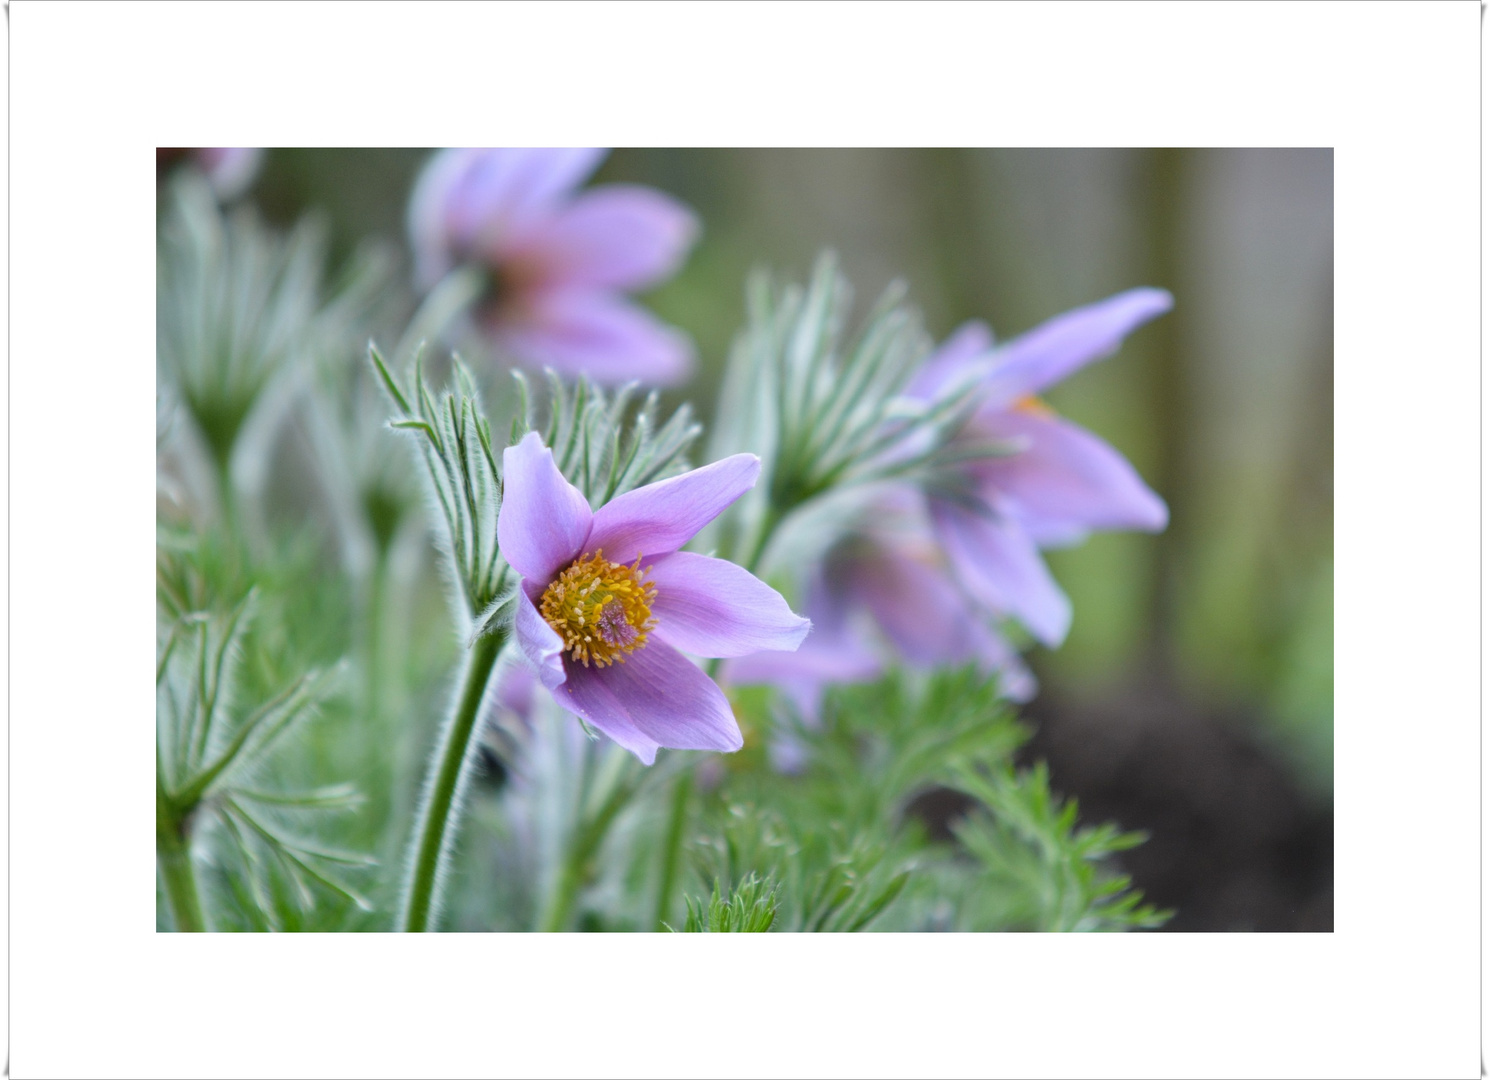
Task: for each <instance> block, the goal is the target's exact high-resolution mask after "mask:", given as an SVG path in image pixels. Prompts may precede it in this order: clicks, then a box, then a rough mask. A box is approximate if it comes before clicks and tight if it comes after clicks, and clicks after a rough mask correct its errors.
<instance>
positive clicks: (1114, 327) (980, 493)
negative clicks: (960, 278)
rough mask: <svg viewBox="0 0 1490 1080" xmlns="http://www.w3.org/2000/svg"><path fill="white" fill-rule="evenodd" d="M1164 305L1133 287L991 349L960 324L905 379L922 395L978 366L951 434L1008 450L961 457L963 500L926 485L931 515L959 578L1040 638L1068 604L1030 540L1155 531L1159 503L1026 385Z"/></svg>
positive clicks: (1063, 542) (1054, 542)
mask: <svg viewBox="0 0 1490 1080" xmlns="http://www.w3.org/2000/svg"><path fill="white" fill-rule="evenodd" d="M1172 305H1173V298H1172V297H1171V296H1170V295H1169V293H1167V292H1165V291H1163V290H1162V289H1132V290H1129V291H1128V292H1124V293H1119V294H1118V295H1116V296H1112V297H1109V298H1108V299H1106V300H1102V301H1099V302H1098V303H1095V304H1090V305H1088V306H1086V307H1082V308H1077V309H1075V310H1074V311H1069V312H1067V313H1065V314H1064V315H1059V316H1057V317H1056V318H1054V319H1051V320H1050V321H1048V322H1046V323H1043V324H1042V325H1040V326H1038V327H1036V328H1035V329H1033V330H1031V331H1030V332H1029V333H1027V334H1024V335H1022V336H1020V337H1018V338H1015V339H1014V340H1013V341H1010V342H1009V343H1007V344H1006V345H1003V346H1001V347H999V348H998V349H996V350H993V349H992V344H993V338H992V334H990V333H989V331H988V328H987V327H986V326H985V325H983V324H981V323H969V324H967V325H965V326H963V327H962V328H961V329H960V330H958V331H957V332H956V333H955V334H953V335H952V337H950V338H949V339H948V340H947V341H946V343H944V344H943V346H942V347H941V348H940V349H939V350H938V351H937V352H936V353H934V354H933V355H932V356H931V357H930V358H928V360H927V363H926V366H925V367H924V368H923V369H922V372H921V374H920V375H919V376H918V378H917V380H916V382H915V383H914V384H913V386H912V387H911V392H912V393H913V394H915V395H917V396H923V397H929V396H930V395H932V394H934V393H935V392H936V391H937V390H938V389H939V388H940V387H942V386H944V385H946V383H947V381H948V380H950V379H952V378H956V377H958V376H960V375H961V374H962V373H964V372H966V371H967V370H968V368H969V366H970V365H979V366H986V375H985V376H984V379H983V398H982V402H981V404H980V406H979V408H978V411H977V412H976V413H975V414H974V416H973V417H972V418H971V420H970V421H969V422H968V424H967V426H966V428H965V429H964V431H963V432H962V433H961V435H960V438H962V439H964V440H966V441H967V442H968V443H981V444H987V443H990V442H994V443H1002V444H1005V445H1007V446H1008V447H1009V449H1010V450H1011V451H1012V452H1011V453H1009V454H1007V455H1004V456H997V457H984V458H980V459H977V460H973V461H969V462H968V463H966V464H964V465H962V466H960V472H961V475H962V479H963V480H964V481H965V486H966V489H967V493H968V494H970V495H971V496H972V497H973V498H972V500H971V503H972V504H971V505H970V504H969V501H968V500H956V499H948V498H940V497H936V496H932V497H931V499H930V500H929V502H930V511H931V517H932V521H933V523H934V525H935V528H936V532H937V536H938V539H939V541H940V543H941V545H942V547H943V548H944V549H945V551H946V553H947V556H948V558H949V559H950V560H951V564H952V566H953V568H954V569H955V570H956V571H957V575H958V579H959V580H960V581H961V582H962V584H963V585H964V586H965V587H966V588H967V589H968V590H969V591H970V592H971V593H972V595H973V596H974V597H976V598H977V599H978V600H979V601H980V602H981V603H983V604H984V605H985V606H987V607H989V608H990V609H992V610H994V611H996V612H999V613H1003V614H1009V615H1013V616H1015V617H1017V618H1018V619H1019V620H1020V621H1022V622H1023V623H1024V624H1025V626H1027V627H1028V628H1029V630H1030V632H1031V633H1033V634H1034V635H1035V637H1036V638H1038V639H1039V640H1040V641H1042V642H1044V643H1045V644H1046V645H1050V646H1055V645H1059V644H1060V643H1061V642H1062V641H1063V640H1064V639H1065V636H1066V633H1067V631H1068V630H1069V629H1070V625H1071V604H1070V601H1069V600H1067V598H1066V595H1065V594H1064V593H1063V592H1062V591H1061V589H1060V586H1058V585H1057V584H1056V583H1055V580H1054V578H1052V577H1051V575H1050V571H1049V570H1048V569H1047V568H1046V566H1045V562H1044V559H1043V558H1042V557H1041V555H1040V549H1041V548H1050V547H1064V546H1069V545H1071V544H1075V543H1079V542H1080V541H1081V540H1083V539H1085V537H1086V536H1087V534H1088V533H1090V532H1091V531H1092V530H1094V529H1141V530H1145V531H1149V532H1157V531H1159V530H1161V529H1163V528H1164V526H1165V525H1166V524H1167V523H1168V520H1169V512H1168V510H1167V508H1166V507H1165V505H1164V501H1163V500H1162V499H1160V498H1159V496H1158V495H1156V494H1154V492H1153V491H1151V490H1150V489H1149V488H1148V486H1147V485H1145V484H1144V482H1143V480H1142V479H1140V478H1139V476H1138V474H1137V472H1135V471H1134V469H1133V466H1131V465H1130V464H1128V462H1127V460H1126V459H1125V458H1124V457H1123V456H1122V455H1121V454H1119V453H1118V452H1117V451H1116V450H1114V449H1113V448H1112V447H1111V446H1109V445H1108V444H1107V443H1105V442H1103V441H1102V440H1101V439H1099V438H1097V437H1096V436H1095V435H1093V434H1092V433H1091V432H1089V431H1086V430H1085V429H1083V428H1081V427H1079V426H1077V425H1076V424H1072V423H1070V422H1069V421H1066V420H1063V419H1061V418H1060V417H1059V416H1057V415H1056V414H1055V413H1054V412H1053V411H1051V410H1050V409H1049V408H1048V407H1047V406H1045V405H1044V404H1043V403H1042V402H1041V401H1040V400H1039V399H1038V398H1037V397H1036V395H1038V394H1039V393H1041V392H1042V391H1044V390H1045V389H1047V388H1048V387H1050V386H1052V385H1054V384H1055V383H1057V382H1059V381H1060V380H1062V379H1064V378H1065V377H1066V376H1067V375H1070V374H1071V373H1072V372H1074V371H1076V370H1078V369H1079V368H1081V367H1084V366H1085V365H1086V364H1089V363H1091V362H1092V361H1094V360H1098V359H1101V358H1103V357H1105V356H1109V355H1111V354H1112V353H1114V352H1116V351H1117V349H1118V347H1119V346H1120V345H1121V344H1122V341H1123V338H1125V337H1126V336H1127V335H1128V334H1129V333H1130V332H1131V331H1133V330H1134V329H1135V328H1137V327H1139V326H1141V325H1142V324H1144V323H1145V322H1148V321H1149V320H1150V319H1152V318H1154V317H1155V316H1158V315H1162V314H1163V313H1164V312H1166V311H1168V310H1169V309H1170V307H1171V306H1172ZM990 350H992V351H990Z"/></svg>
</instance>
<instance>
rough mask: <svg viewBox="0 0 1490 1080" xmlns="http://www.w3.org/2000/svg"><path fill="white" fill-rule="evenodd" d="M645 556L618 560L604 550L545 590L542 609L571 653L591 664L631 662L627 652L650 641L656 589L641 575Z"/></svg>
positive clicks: (575, 564) (570, 568)
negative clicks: (626, 562)
mask: <svg viewBox="0 0 1490 1080" xmlns="http://www.w3.org/2000/svg"><path fill="white" fill-rule="evenodd" d="M641 561H642V560H641V556H640V555H638V556H637V558H636V562H634V563H632V564H631V565H630V566H623V565H622V564H620V563H613V562H611V561H609V560H608V559H606V558H604V557H603V556H602V555H601V553H600V552H599V551H597V552H595V554H593V555H590V556H589V557H587V558H582V559H575V560H574V562H572V563H570V564H569V566H568V567H566V568H565V569H564V570H563V571H562V572H561V573H560V574H559V576H558V577H557V578H555V579H554V582H553V584H552V585H550V586H549V587H548V588H547V589H545V590H543V596H542V598H541V599H540V600H539V603H538V613H539V614H540V615H542V616H543V621H544V622H546V623H548V625H549V626H552V627H553V628H554V630H555V631H556V632H557V633H558V635H559V636H560V637H561V638H563V639H564V648H565V649H566V650H567V651H568V652H569V655H570V656H571V657H572V658H573V659H575V660H578V661H579V662H580V663H582V664H584V665H585V666H586V667H589V666H590V662H591V661H594V663H595V666H596V667H606V666H607V665H609V664H614V663H616V662H617V661H620V662H621V663H623V664H624V663H625V662H626V654H627V653H629V652H634V651H635V650H637V649H640V648H641V647H642V646H643V645H645V644H646V643H647V632H648V631H649V630H651V629H652V628H653V627H655V626H656V625H657V620H656V619H653V618H652V601H653V600H654V599H655V598H656V596H657V589H656V587H655V586H653V585H652V584H651V582H649V581H646V580H645V579H644V578H643V577H642V572H641Z"/></svg>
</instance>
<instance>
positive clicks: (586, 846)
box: [538, 783, 634, 933]
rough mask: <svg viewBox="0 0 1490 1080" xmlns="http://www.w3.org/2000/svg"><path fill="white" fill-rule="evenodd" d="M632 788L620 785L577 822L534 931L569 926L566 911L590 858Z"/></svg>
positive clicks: (555, 929)
mask: <svg viewBox="0 0 1490 1080" xmlns="http://www.w3.org/2000/svg"><path fill="white" fill-rule="evenodd" d="M633 790H634V785H632V784H630V783H620V784H617V785H616V790H615V791H613V792H611V795H610V798H608V799H606V801H605V805H604V806H602V807H601V808H600V809H599V810H598V811H597V812H596V814H595V816H594V817H593V818H591V819H590V820H589V821H584V822H581V823H580V825H579V826H578V828H577V829H576V830H575V836H574V838H573V840H572V841H571V843H570V845H569V850H568V852H567V853H566V854H565V857H564V864H563V866H561V867H560V868H559V878H558V880H557V881H556V882H555V883H554V890H553V892H552V893H550V894H549V898H548V903H547V905H545V907H544V911H543V916H542V918H541V919H540V920H539V922H538V929H539V930H541V931H543V932H544V933H557V932H558V931H560V930H563V929H564V928H565V927H566V926H568V925H569V912H570V909H572V908H573V907H574V900H575V897H577V896H578V895H579V890H580V886H581V885H582V884H584V879H585V874H586V868H587V867H588V866H589V863H590V860H591V859H592V858H593V857H594V855H595V852H596V850H597V849H598V848H599V847H600V842H601V841H602V840H604V839H605V834H606V832H607V831H609V829H610V825H611V822H612V821H614V820H615V817H616V815H617V814H618V813H620V811H621V807H623V806H625V805H626V801H627V800H628V799H630V798H631V795H632V792H633Z"/></svg>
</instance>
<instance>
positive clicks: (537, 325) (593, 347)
mask: <svg viewBox="0 0 1490 1080" xmlns="http://www.w3.org/2000/svg"><path fill="white" fill-rule="evenodd" d="M604 156H605V151H603V150H594V149H552V150H549V149H505V148H491V149H451V150H442V151H440V152H439V153H437V154H436V155H435V156H434V157H433V158H431V159H430V162H429V164H428V165H426V166H425V169H424V171H423V173H422V174H421V175H420V177H419V180H418V182H417V183H416V185H415V187H414V193H413V196H412V198H411V200H410V204H409V234H410V238H411V240H412V243H413V248H414V272H415V276H416V278H417V281H418V284H419V285H420V287H421V288H425V289H428V288H431V287H433V286H434V284H435V283H436V282H437V281H439V280H440V278H441V277H443V276H444V275H445V274H446V273H448V272H449V271H450V270H451V269H453V268H454V267H456V266H459V265H475V266H480V267H483V268H484V269H485V270H486V271H487V273H488V275H489V281H488V290H487V294H486V296H485V297H484V298H483V299H482V301H481V302H480V309H479V311H478V314H477V319H478V321H479V323H480V325H481V327H482V329H483V330H484V331H485V332H486V333H487V334H488V335H489V336H490V337H491V339H492V340H493V341H494V342H495V343H496V344H497V346H498V347H499V348H500V349H501V350H503V351H504V352H505V353H507V354H509V355H510V356H511V357H512V358H513V359H515V360H517V361H518V362H521V363H524V364H528V365H530V366H533V367H552V368H554V369H555V370H556V371H559V372H562V373H565V374H570V375H577V374H579V373H580V372H584V373H586V374H588V375H589V376H590V377H591V378H593V379H595V380H596V381H597V382H601V383H612V384H614V383H622V382H628V381H630V380H632V379H637V380H640V381H642V382H645V383H651V384H655V385H667V384H671V383H676V382H679V381H681V380H682V379H683V378H685V377H686V376H687V374H688V372H689V368H690V366H691V363H692V349H691V346H690V345H689V343H688V340H687V338H686V337H684V336H683V335H682V334H681V333H679V332H678V331H677V330H674V329H673V328H671V327H669V326H666V325H665V324H663V323H662V322H660V321H659V320H657V319H656V318H655V317H654V316H652V315H651V314H649V313H648V312H647V311H645V310H644V309H642V308H641V307H639V306H637V305H636V304H634V303H632V302H630V301H629V300H627V299H625V298H624V297H623V295H622V294H623V293H627V292H635V291H637V290H639V289H644V288H647V287H649V286H652V285H656V284H658V283H659V282H661V281H663V280H665V279H666V278H668V277H670V276H671V275H672V274H673V273H674V271H676V270H677V268H678V266H679V265H680V264H681V263H682V261H683V258H684V257H685V256H686V255H687V253H688V249H689V248H690V247H691V246H692V244H693V241H694V240H695V238H696V237H697V235H698V223H697V220H696V218H695V217H694V215H693V213H692V212H691V211H690V210H689V209H688V208H687V207H686V206H684V205H683V204H682V203H680V202H678V201H677V200H676V199H673V198H671V197H670V196H667V195H664V194H663V193H661V192H659V191H654V190H653V189H651V188H647V187H641V186H637V185H630V184H605V185H602V186H600V187H596V188H591V189H589V190H587V191H583V192H579V193H578V194H575V189H577V188H578V187H579V185H581V184H582V183H584V181H585V180H586V178H588V177H589V175H590V174H591V173H592V172H594V171H595V169H596V168H597V167H598V166H599V165H600V162H601V159H602V158H604Z"/></svg>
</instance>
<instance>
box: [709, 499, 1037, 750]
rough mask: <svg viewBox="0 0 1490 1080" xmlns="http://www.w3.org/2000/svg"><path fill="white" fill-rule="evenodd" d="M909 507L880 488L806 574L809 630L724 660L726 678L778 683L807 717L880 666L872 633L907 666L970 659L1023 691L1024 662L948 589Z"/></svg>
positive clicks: (1008, 690)
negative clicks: (782, 644) (861, 519)
mask: <svg viewBox="0 0 1490 1080" xmlns="http://www.w3.org/2000/svg"><path fill="white" fill-rule="evenodd" d="M915 511H916V506H915V499H914V497H913V493H912V492H911V491H910V490H909V489H906V488H897V489H892V490H890V491H888V492H887V493H886V495H885V496H884V497H882V499H881V500H880V502H879V504H878V505H876V506H875V507H874V509H873V510H872V512H871V515H870V518H871V520H874V521H875V522H876V523H877V524H876V527H875V528H874V529H872V530H870V531H867V532H861V533H858V534H856V535H853V536H851V537H849V538H848V539H846V540H844V541H842V542H840V543H839V544H837V545H836V546H835V547H834V548H833V549H832V550H831V551H830V552H829V553H828V554H827V556H826V557H825V558H824V559H823V561H822V563H821V565H820V566H818V567H817V568H816V570H815V571H814V573H813V577H812V581H811V582H810V583H809V585H808V588H807V602H806V605H805V610H806V612H807V616H808V618H810V619H811V620H812V633H811V635H809V636H808V638H807V640H806V641H805V642H804V643H803V645H802V647H801V648H800V649H798V650H797V651H796V652H795V653H791V654H784V653H760V654H757V655H754V656H747V657H743V658H741V659H739V660H732V661H730V663H729V664H728V665H727V666H726V668H725V677H726V679H727V680H728V681H730V682H732V683H738V684H740V685H750V684H752V683H769V684H771V685H774V686H776V687H778V688H779V689H780V690H781V691H782V692H783V693H785V694H786V695H787V697H788V699H789V700H791V702H792V703H793V704H794V705H795V706H796V708H797V711H798V713H799V714H800V715H801V716H802V717H803V718H804V719H806V720H807V721H808V722H809V723H810V722H813V721H815V720H816V719H817V717H818V714H819V708H820V705H821V698H822V692H823V690H824V688H825V687H827V686H828V685H831V684H837V683H850V682H864V681H867V680H869V679H873V678H875V677H876V676H877V675H878V674H879V673H880V671H881V670H883V667H884V665H883V662H882V661H881V659H880V651H879V650H877V649H876V648H875V646H874V644H873V640H874V638H875V637H879V638H881V639H883V640H884V641H885V642H887V643H888V644H889V646H890V647H891V650H892V651H893V653H894V654H895V655H897V656H898V657H899V658H901V659H902V660H904V661H905V662H906V663H907V664H908V665H909V666H910V667H912V668H918V669H930V668H934V667H937V666H940V665H942V664H967V663H976V664H977V665H978V667H979V668H980V669H982V670H983V671H984V672H986V673H993V672H997V673H998V674H999V675H1000V677H1001V679H1002V686H1003V692H1004V695H1005V696H1006V697H1009V698H1011V699H1013V700H1015V701H1028V700H1029V699H1030V698H1031V697H1033V696H1034V693H1035V680H1034V677H1033V676H1032V675H1031V674H1030V672H1029V669H1028V668H1026V667H1025V665H1024V662H1023V661H1022V660H1020V658H1019V654H1018V653H1017V652H1016V651H1015V650H1014V648H1013V646H1011V645H1010V644H1009V643H1008V642H1007V641H1005V640H1004V638H1003V637H1002V636H1001V635H999V634H998V633H997V632H996V631H995V630H993V629H992V628H991V627H990V626H989V625H988V621H987V617H986V614H985V613H984V612H983V611H982V610H981V609H980V608H979V607H978V605H977V604H975V603H973V602H972V601H971V600H970V599H969V597H968V596H967V594H966V593H965V592H964V591H963V590H961V589H960V588H958V586H957V584H956V582H955V581H954V580H953V579H952V577H951V576H950V575H949V574H948V572H947V567H946V563H945V560H944V559H942V558H941V556H940V553H939V552H938V551H937V548H936V545H935V543H934V542H933V539H932V536H931V535H930V532H929V530H928V529H927V528H926V526H925V525H924V522H923V521H922V520H919V519H918V516H917V515H916V513H915Z"/></svg>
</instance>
